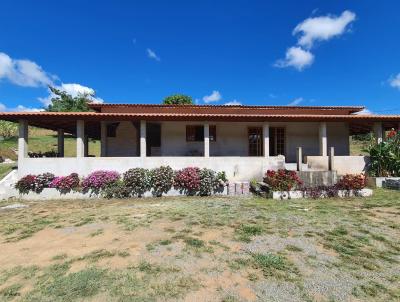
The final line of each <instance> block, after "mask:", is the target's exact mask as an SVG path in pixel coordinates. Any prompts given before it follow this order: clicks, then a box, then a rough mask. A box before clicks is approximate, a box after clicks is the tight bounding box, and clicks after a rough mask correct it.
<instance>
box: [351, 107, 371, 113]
mask: <svg viewBox="0 0 400 302" xmlns="http://www.w3.org/2000/svg"><path fill="white" fill-rule="evenodd" d="M354 114H355V115H370V114H373V112H372V111H371V110H369V109H367V108H364V109H363V110H361V111H359V112H356V113H354Z"/></svg>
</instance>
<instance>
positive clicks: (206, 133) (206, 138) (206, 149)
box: [204, 123, 210, 157]
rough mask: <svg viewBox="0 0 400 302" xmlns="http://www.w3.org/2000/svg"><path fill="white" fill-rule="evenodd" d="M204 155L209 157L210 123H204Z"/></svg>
mask: <svg viewBox="0 0 400 302" xmlns="http://www.w3.org/2000/svg"><path fill="white" fill-rule="evenodd" d="M204 157H210V124H208V123H206V124H204Z"/></svg>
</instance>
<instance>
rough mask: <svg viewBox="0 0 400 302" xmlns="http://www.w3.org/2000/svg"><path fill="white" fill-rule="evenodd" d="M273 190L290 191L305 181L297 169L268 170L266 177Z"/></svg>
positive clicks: (266, 181)
mask: <svg viewBox="0 0 400 302" xmlns="http://www.w3.org/2000/svg"><path fill="white" fill-rule="evenodd" d="M264 182H265V183H266V184H268V185H269V186H270V188H271V190H272V191H290V190H295V189H296V188H299V187H300V186H301V185H302V184H303V182H302V181H301V179H300V178H299V176H298V175H297V173H296V171H289V170H283V169H280V170H278V171H273V170H268V171H267V173H266V174H265V177H264Z"/></svg>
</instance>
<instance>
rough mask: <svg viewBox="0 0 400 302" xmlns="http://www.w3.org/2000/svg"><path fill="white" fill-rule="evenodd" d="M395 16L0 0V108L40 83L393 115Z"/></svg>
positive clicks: (351, 5) (346, 8)
mask: <svg viewBox="0 0 400 302" xmlns="http://www.w3.org/2000/svg"><path fill="white" fill-rule="evenodd" d="M399 11H400V2H399V1H380V2H378V1H329V2H328V1H302V2H301V3H300V1H279V2H278V1H274V2H272V1H141V2H138V1H137V2H134V1H96V2H95V1H33V0H32V1H18V0H13V1H10V0H5V1H2V3H1V4H0V28H2V34H1V37H0V109H2V110H25V109H26V108H31V109H36V108H41V107H42V106H43V104H45V103H46V102H48V99H49V92H48V89H47V85H49V84H51V85H54V86H57V87H60V88H61V89H65V90H66V91H68V92H69V93H72V94H76V93H78V92H81V91H89V92H90V91H91V89H93V90H95V91H96V96H97V97H98V99H99V100H103V101H105V102H110V103H118V102H127V103H160V102H161V100H162V99H163V98H164V97H165V96H167V95H170V94H173V93H185V94H188V95H191V96H192V97H193V99H196V100H197V102H198V103H199V104H204V103H209V104H225V103H232V102H234V103H241V104H246V105H288V104H298V105H304V106H306V105H366V106H367V107H368V109H369V110H371V111H372V112H376V113H381V114H391V113H400V51H399V49H400V18H399V17H398V12H399ZM73 84H74V85H73Z"/></svg>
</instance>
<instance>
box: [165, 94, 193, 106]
mask: <svg viewBox="0 0 400 302" xmlns="http://www.w3.org/2000/svg"><path fill="white" fill-rule="evenodd" d="M163 103H164V104H166V105H191V104H193V100H192V97H190V96H188V95H184V94H174V95H170V96H167V97H166V98H165V99H164V101H163Z"/></svg>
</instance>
